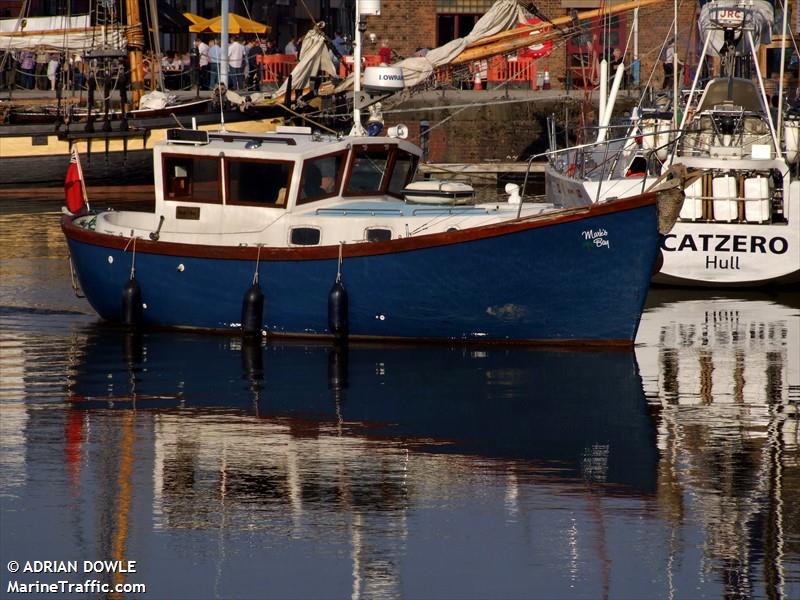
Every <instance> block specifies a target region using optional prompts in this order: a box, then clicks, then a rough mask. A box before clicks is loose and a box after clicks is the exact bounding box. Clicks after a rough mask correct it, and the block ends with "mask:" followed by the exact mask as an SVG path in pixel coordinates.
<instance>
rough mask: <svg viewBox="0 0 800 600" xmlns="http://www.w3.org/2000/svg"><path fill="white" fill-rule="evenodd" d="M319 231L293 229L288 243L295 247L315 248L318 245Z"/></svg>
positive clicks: (304, 228) (310, 228)
mask: <svg viewBox="0 0 800 600" xmlns="http://www.w3.org/2000/svg"><path fill="white" fill-rule="evenodd" d="M320 233H321V232H320V230H319V229H316V228H314V227H294V228H292V231H291V234H290V236H289V242H290V243H291V244H293V245H295V246H316V245H317V244H319V239H320Z"/></svg>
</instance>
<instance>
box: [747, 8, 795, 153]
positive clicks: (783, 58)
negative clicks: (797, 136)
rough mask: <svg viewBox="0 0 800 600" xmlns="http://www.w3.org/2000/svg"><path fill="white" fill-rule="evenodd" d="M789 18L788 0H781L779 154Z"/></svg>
mask: <svg viewBox="0 0 800 600" xmlns="http://www.w3.org/2000/svg"><path fill="white" fill-rule="evenodd" d="M788 19H789V2H788V0H783V31H782V32H781V70H780V75H779V77H780V80H779V81H778V124H777V125H776V126H775V129H776V130H777V131H776V132H775V136H776V138H777V140H778V144H777V148H775V151H776V152H777V153H778V155H780V152H781V134H782V133H783V103H784V98H783V76H784V74H785V73H786V25H787V23H786V21H787V20H788ZM753 60H757V57H756V56H753Z"/></svg>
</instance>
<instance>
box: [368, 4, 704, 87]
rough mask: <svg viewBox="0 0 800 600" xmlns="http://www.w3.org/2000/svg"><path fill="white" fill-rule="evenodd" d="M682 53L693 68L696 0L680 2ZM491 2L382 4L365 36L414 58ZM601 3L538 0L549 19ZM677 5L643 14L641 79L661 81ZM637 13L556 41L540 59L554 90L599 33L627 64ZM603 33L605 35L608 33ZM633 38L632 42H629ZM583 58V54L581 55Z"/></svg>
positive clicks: (567, 80) (462, 28)
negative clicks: (621, 52)
mask: <svg viewBox="0 0 800 600" xmlns="http://www.w3.org/2000/svg"><path fill="white" fill-rule="evenodd" d="M622 1H623V0H606V2H605V3H604V5H605V6H612V5H614V4H621V3H622ZM678 1H679V8H678V41H679V43H678V47H679V48H678V51H679V53H680V57H681V59H682V60H685V58H686V57H687V55H688V57H689V60H688V62H689V64H691V63H692V62H694V61H695V53H696V52H697V50H695V46H697V44H698V40H697V27H696V25H695V22H696V14H697V12H698V10H699V9H698V2H697V0H678ZM492 4H493V0H382V7H381V16H380V17H370V18H368V20H367V32H368V33H375V34H376V39H377V40H378V41H379V40H381V39H384V38H386V39H388V40H390V44H391V46H392V48H393V49H394V50H395V51H396V52H397V53H398V54H400V55H401V56H407V55H409V54H412V53H413V52H414V51H415V50H416V49H417V48H420V47H427V48H432V47H435V46H439V45H442V44H444V43H446V42H448V41H450V40H451V39H453V38H456V37H461V36H464V35H466V34H467V33H468V32H469V31H470V30H471V29H472V26H473V25H474V24H475V21H477V20H478V19H479V18H480V16H481V15H483V14H484V13H485V12H486V11H487V10H488V9H489V7H490V6H491V5H492ZM601 4H602V3H601V2H599V1H597V0H538V1H537V2H536V7H537V8H538V9H539V12H540V13H542V14H544V15H545V16H546V17H548V18H549V19H554V18H557V17H561V16H565V15H569V14H570V12H571V11H572V10H573V9H574V10H576V11H578V12H581V11H586V10H591V9H596V8H600V7H601ZM673 12H674V5H673V2H672V1H671V0H664V2H663V3H661V4H659V5H655V6H650V7H645V8H642V9H640V11H639V36H638V42H639V59H640V61H641V79H642V81H643V82H645V81H646V80H647V78H648V77H649V75H650V73H651V72H652V71H653V67H654V66H655V67H656V68H655V75H654V77H655V78H656V80H657V79H658V78H661V77H662V71H661V69H660V68H659V67H658V62H659V54H660V50H661V45H662V44H663V43H664V40H665V39H666V37H667V33H668V31H669V28H670V25H671V23H672V16H673ZM632 24H633V12H625V13H621V14H619V15H614V16H611V17H606V18H605V19H602V18H597V19H592V20H590V21H586V22H585V23H584V27H585V29H584V31H585V33H584V34H582V35H581V36H580V37H571V38H569V39H566V40H563V41H558V42H556V43H555V44H554V47H553V51H552V53H551V54H550V56H548V57H547V58H543V59H539V61H538V63H537V67H538V70H539V71H540V72H541V71H544V70H548V71H549V72H550V77H551V81H552V84H553V87H565V86H566V85H569V84H573V85H578V84H579V81H578V79H579V76H580V67H579V65H580V64H581V59H582V55H585V53H586V51H587V50H586V48H587V45H586V43H587V42H590V41H591V38H592V34H593V33H597V34H598V38H599V40H603V39H605V40H606V43H605V44H602V45H603V46H604V47H605V49H606V50H608V51H609V52H610V50H611V49H613V48H615V47H619V48H620V49H622V50H625V48H626V46H627V47H628V54H627V55H626V59H625V62H626V64H628V63H629V62H630V57H631V56H632V52H633V39H632V36H631V35H630V32H631V26H632ZM604 31H605V35H604ZM629 38H630V39H629ZM364 51H365V52H367V53H368V52H370V47H369V41H367V42H365V49H364ZM583 59H584V60H586V59H585V56H583Z"/></svg>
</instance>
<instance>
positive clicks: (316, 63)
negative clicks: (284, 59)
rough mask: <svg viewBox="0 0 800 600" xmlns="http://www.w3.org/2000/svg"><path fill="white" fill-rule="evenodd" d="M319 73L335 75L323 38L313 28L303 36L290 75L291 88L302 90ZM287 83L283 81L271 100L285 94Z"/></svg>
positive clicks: (319, 32)
mask: <svg viewBox="0 0 800 600" xmlns="http://www.w3.org/2000/svg"><path fill="white" fill-rule="evenodd" d="M320 72H324V73H327V74H328V75H332V76H333V75H335V74H336V69H335V68H334V67H333V61H332V60H331V56H330V52H329V51H328V47H327V45H326V44H325V36H324V35H323V34H322V32H321V31H319V30H318V29H317V28H316V27H315V28H312V29H310V30H309V31H308V33H306V34H305V36H303V45H302V46H301V48H300V56H299V60H298V62H297V65H295V67H294V69H292V73H291V76H292V88H293V89H301V90H302V89H304V88H305V87H306V86H308V84H309V82H310V81H311V77H312V76H314V75H317V74H318V73H320ZM288 81H289V80H288V79H287V80H286V81H284V82H283V84H282V85H281V87H280V88H279V89H278V91H276V92H275V93H273V94H272V97H273V98H280V97H282V96H283V95H284V94H286V84H287V83H288Z"/></svg>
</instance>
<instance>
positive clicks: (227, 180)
mask: <svg viewBox="0 0 800 600" xmlns="http://www.w3.org/2000/svg"><path fill="white" fill-rule="evenodd" d="M234 161H235V162H248V163H259V164H265V163H268V164H278V165H288V166H289V172H288V174H287V176H286V197H285V198H284V201H283V204H278V203H275V202H274V203H272V204H265V203H263V202H246V201H244V200H234V199H233V195H232V194H231V176H230V169H229V168H228V163H229V162H234ZM222 163H223V169H224V173H225V204H226V206H254V207H257V208H280V209H283V210H286V208H287V207H288V206H289V190H291V189H292V176H293V175H294V168H295V161H293V160H275V159H268V160H264V159H259V158H250V157H241V156H223V157H222Z"/></svg>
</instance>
